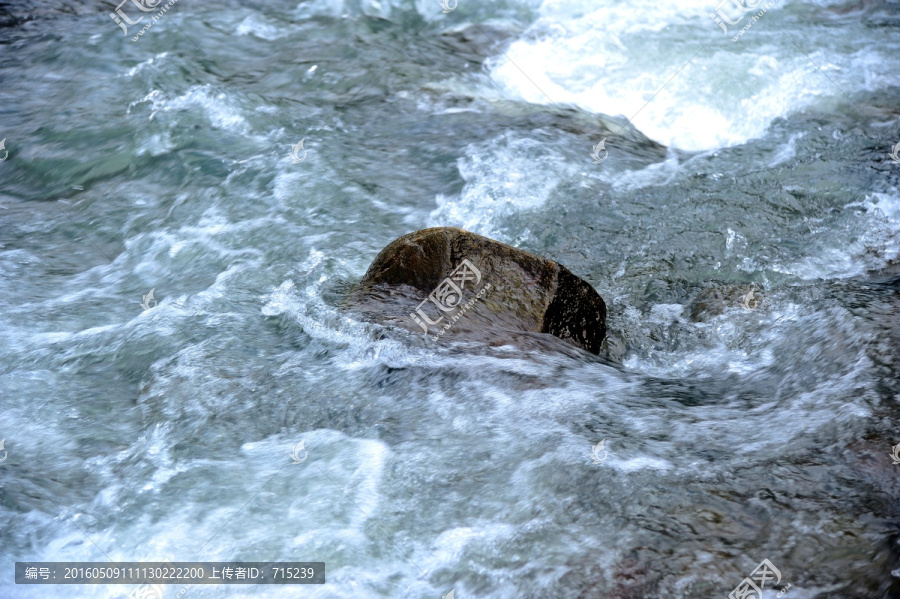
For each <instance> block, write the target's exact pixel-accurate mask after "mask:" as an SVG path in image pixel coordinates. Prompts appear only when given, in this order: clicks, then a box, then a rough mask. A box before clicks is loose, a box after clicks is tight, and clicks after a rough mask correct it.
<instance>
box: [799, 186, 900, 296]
mask: <svg viewBox="0 0 900 599" xmlns="http://www.w3.org/2000/svg"><path fill="white" fill-rule="evenodd" d="M858 208H862V209H863V210H864V212H861V213H860V212H859V211H858V210H856V209H858ZM844 210H845V212H844V215H845V216H843V217H842V219H841V220H842V221H843V222H842V226H834V227H829V228H828V229H826V230H825V231H824V233H823V234H824V235H826V236H827V238H826V239H824V240H822V242H821V243H820V244H818V245H819V246H820V247H818V248H816V251H815V252H814V253H811V254H810V255H809V256H807V257H805V258H803V259H802V260H799V261H798V262H796V263H794V264H792V265H789V266H787V267H785V268H784V271H786V272H789V273H792V274H795V275H797V276H799V277H801V278H803V279H808V280H809V279H820V278H847V277H855V276H860V275H863V274H865V273H866V272H867V271H870V270H880V269H882V268H884V267H885V266H887V265H888V264H890V263H891V262H894V261H896V260H897V259H898V258H900V195H896V194H884V193H873V194H871V195H868V196H866V199H865V200H864V201H862V202H851V203H849V204H847V205H846V206H844Z"/></svg>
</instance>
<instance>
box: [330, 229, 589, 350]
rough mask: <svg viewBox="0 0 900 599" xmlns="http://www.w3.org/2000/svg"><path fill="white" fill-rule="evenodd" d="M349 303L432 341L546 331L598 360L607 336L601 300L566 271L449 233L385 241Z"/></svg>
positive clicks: (478, 239)
mask: <svg viewBox="0 0 900 599" xmlns="http://www.w3.org/2000/svg"><path fill="white" fill-rule="evenodd" d="M347 305H348V307H350V308H351V309H353V310H355V311H357V312H360V313H362V314H364V315H366V316H369V317H371V318H373V319H375V320H378V321H381V322H385V323H391V324H394V325H397V326H401V327H403V328H406V329H408V330H411V331H417V332H423V333H426V334H429V335H434V336H437V337H440V336H442V335H444V334H445V333H447V332H451V334H452V335H453V336H454V337H455V338H456V337H458V338H460V339H465V340H477V339H483V340H487V339H496V338H497V337H498V336H499V337H503V333H512V336H514V337H515V336H518V335H519V334H523V333H524V334H539V333H549V334H551V335H554V336H556V337H558V338H560V339H563V340H565V341H568V342H569V343H572V344H574V345H577V346H578V347H581V348H583V349H585V350H587V351H589V352H592V353H595V354H598V353H599V352H600V346H601V343H602V342H603V339H604V337H605V336H606V304H604V302H603V298H601V297H600V295H599V294H598V293H597V292H596V291H595V290H594V288H593V287H591V286H590V285H589V284H587V283H586V282H584V281H583V280H581V279H580V278H578V277H577V276H575V275H574V274H572V273H571V272H570V271H569V270H568V269H567V268H566V267H564V266H562V265H561V264H558V263H556V262H553V261H552V260H546V259H544V258H541V257H539V256H535V255H534V254H530V253H528V252H525V251H523V250H520V249H517V248H514V247H512V246H509V245H506V244H504V243H500V242H499V241H494V240H493V239H488V238H487V237H482V236H481V235H476V234H475V233H470V232H469V231H464V230H462V229H457V228H455V227H436V228H432V229H423V230H421V231H416V232H415V233H410V234H408V235H404V236H402V237H400V238H398V239H396V240H394V241H392V242H391V243H389V244H388V245H387V246H386V247H385V248H384V249H383V250H381V253H379V254H378V256H377V257H376V258H375V261H374V262H372V264H371V266H369V269H368V271H366V274H365V276H364V277H363V279H362V281H361V282H360V283H359V286H358V287H357V288H356V289H354V290H353V291H352V292H351V293H350V295H349V296H348V301H347Z"/></svg>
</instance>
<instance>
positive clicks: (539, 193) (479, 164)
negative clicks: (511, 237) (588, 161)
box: [428, 134, 574, 238]
mask: <svg viewBox="0 0 900 599" xmlns="http://www.w3.org/2000/svg"><path fill="white" fill-rule="evenodd" d="M465 155H466V156H465V158H460V159H459V161H458V167H459V173H460V175H461V176H462V178H463V179H464V180H465V181H466V185H465V187H464V188H463V190H462V192H461V193H460V195H459V197H447V196H444V195H439V196H437V205H438V207H437V209H436V210H434V211H433V212H432V213H431V215H430V216H429V219H428V226H430V227H438V226H456V227H461V228H463V229H466V230H468V231H473V232H476V233H480V234H481V235H486V236H488V237H495V238H497V237H502V234H501V231H500V229H499V227H500V223H501V222H503V219H504V218H505V217H507V216H509V215H511V214H515V213H517V212H522V211H527V210H532V209H535V208H540V207H542V206H543V205H544V204H545V203H546V202H547V200H548V199H549V198H550V197H552V195H553V192H554V191H555V190H556V188H557V186H558V184H559V183H560V181H561V180H565V179H564V178H568V177H569V176H570V175H571V172H573V169H574V167H573V166H572V165H571V164H570V162H569V161H567V160H565V158H564V157H563V156H561V155H559V154H554V153H552V151H551V150H549V149H547V148H546V147H545V146H544V144H541V143H540V142H539V141H537V140H535V139H530V138H523V137H518V136H515V135H513V134H507V135H501V136H500V137H498V138H495V139H493V140H491V141H489V142H487V143H479V144H471V145H469V146H468V147H467V148H466V150H465Z"/></svg>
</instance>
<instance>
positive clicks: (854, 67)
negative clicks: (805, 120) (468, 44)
mask: <svg viewBox="0 0 900 599" xmlns="http://www.w3.org/2000/svg"><path fill="white" fill-rule="evenodd" d="M790 3H791V2H790V1H789V0H784V2H779V3H777V4H776V5H775V6H773V7H772V8H771V9H769V11H768V13H767V14H766V15H764V16H763V19H769V18H772V19H774V18H776V17H779V16H780V15H779V13H780V11H781V9H782V8H783V7H784V6H785V5H788V4H790ZM713 4H714V3H710V2H709V1H708V0H686V1H684V2H678V3H674V2H671V3H660V2H655V1H651V0H637V1H633V2H627V3H626V2H618V1H616V0H601V1H596V0H591V1H590V2H588V0H546V1H545V2H544V3H543V4H542V6H541V9H540V13H541V18H540V19H539V20H538V21H537V22H535V23H534V24H533V25H532V26H531V27H529V28H528V30H526V32H525V33H524V34H523V35H522V36H521V37H520V39H518V40H517V41H515V42H513V43H512V44H511V46H510V47H509V49H508V50H507V51H506V52H505V54H503V55H498V56H495V57H494V58H492V59H490V60H489V61H488V62H487V64H488V67H489V70H490V73H491V78H492V79H493V81H494V82H495V83H497V84H498V85H500V86H501V88H502V89H503V90H505V92H506V93H508V94H509V95H511V96H513V97H516V98H521V99H524V100H526V101H529V102H534V103H540V104H549V103H555V104H565V103H570V104H575V105H577V106H579V107H581V108H583V109H585V110H589V111H591V112H596V113H603V114H607V115H624V116H626V117H628V118H633V119H634V121H633V123H634V125H635V126H636V127H637V128H638V129H639V130H641V131H642V132H643V133H644V134H646V135H648V136H649V137H651V138H652V139H655V140H657V141H659V142H661V143H663V144H666V145H671V146H676V147H679V148H682V149H686V150H706V149H714V148H719V147H725V146H731V145H737V144H740V143H743V142H745V141H747V140H749V139H753V138H758V137H761V136H762V135H763V134H764V133H765V131H766V129H767V128H768V126H769V125H770V123H771V122H772V121H773V120H774V119H776V118H778V117H780V116H784V115H786V114H789V113H791V112H794V111H797V110H800V109H802V108H805V107H807V106H809V105H811V104H812V103H814V102H816V101H818V99H819V98H823V97H827V98H839V99H840V100H841V101H845V100H844V95H843V92H847V93H852V92H853V91H855V90H860V89H869V90H871V89H876V88H878V87H882V86H884V85H889V84H892V83H893V84H896V82H897V81H898V77H897V69H896V64H895V61H896V59H895V58H894V56H895V55H896V53H895V52H892V51H891V49H890V48H888V47H886V46H885V45H884V44H882V43H880V42H878V40H877V38H874V37H873V38H872V39H865V36H859V35H856V36H854V37H853V38H842V40H841V43H842V52H840V53H836V52H829V53H828V54H824V53H821V52H817V53H813V54H811V55H810V57H807V56H806V55H804V54H802V53H798V52H797V49H796V47H794V45H793V43H792V42H791V40H790V39H788V38H787V37H785V36H784V35H782V34H781V33H778V34H777V35H775V33H773V29H772V27H771V26H769V27H768V28H767V27H766V26H765V25H764V24H763V23H757V24H756V26H755V27H754V28H753V29H751V30H749V31H747V32H746V35H744V36H742V38H741V40H740V42H738V43H733V42H731V41H730V40H723V39H722V38H721V36H722V32H721V30H720V29H719V28H718V26H717V25H716V24H715V22H714V21H713V19H712V18H710V16H709V12H710V10H711V8H712V7H713ZM800 34H801V35H805V37H804V39H805V41H807V42H810V45H811V46H812V47H816V44H815V39H816V37H817V36H824V35H825V33H822V32H819V31H818V30H817V29H815V28H813V27H812V26H811V27H810V29H809V31H803V32H800ZM872 35H873V36H874V35H875V33H873V34H872ZM828 39H829V40H831V39H832V38H830V37H829V38H828ZM820 45H821V44H820ZM810 58H811V59H812V62H813V63H815V65H817V66H818V68H817V67H816V66H813V64H811V62H810ZM685 65H687V66H685ZM819 68H821V69H822V70H823V71H827V72H828V76H827V77H826V76H825V75H824V74H823V73H822V72H819ZM829 78H830V79H831V80H829ZM832 81H833V82H832ZM839 88H840V89H839ZM660 90H661V91H660ZM841 90H843V92H842V91H841Z"/></svg>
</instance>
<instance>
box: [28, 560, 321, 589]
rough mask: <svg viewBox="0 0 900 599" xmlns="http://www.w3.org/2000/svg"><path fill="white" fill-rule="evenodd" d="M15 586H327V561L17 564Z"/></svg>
mask: <svg viewBox="0 0 900 599" xmlns="http://www.w3.org/2000/svg"><path fill="white" fill-rule="evenodd" d="M16 584H325V562H118V563H113V562H16Z"/></svg>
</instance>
